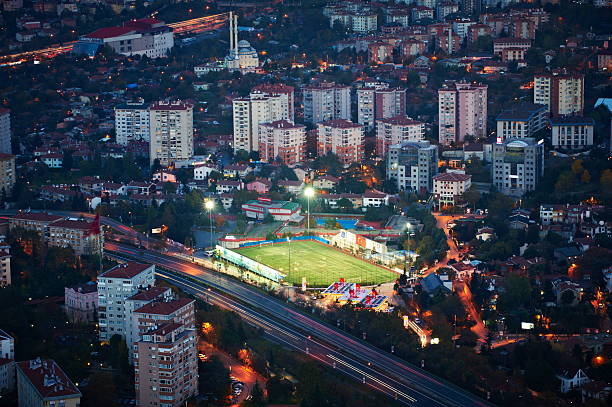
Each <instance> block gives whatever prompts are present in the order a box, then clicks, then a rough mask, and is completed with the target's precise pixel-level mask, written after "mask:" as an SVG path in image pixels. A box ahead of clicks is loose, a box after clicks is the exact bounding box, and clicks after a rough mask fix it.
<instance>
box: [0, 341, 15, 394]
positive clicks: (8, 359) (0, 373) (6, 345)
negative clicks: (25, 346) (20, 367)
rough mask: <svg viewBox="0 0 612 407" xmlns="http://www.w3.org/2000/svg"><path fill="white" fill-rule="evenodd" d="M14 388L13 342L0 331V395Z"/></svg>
mask: <svg viewBox="0 0 612 407" xmlns="http://www.w3.org/2000/svg"><path fill="white" fill-rule="evenodd" d="M14 388H15V340H14V339H13V337H12V336H11V335H9V334H8V333H6V332H4V331H3V330H1V329H0V394H4V393H7V392H10V391H11V390H13V389H14Z"/></svg>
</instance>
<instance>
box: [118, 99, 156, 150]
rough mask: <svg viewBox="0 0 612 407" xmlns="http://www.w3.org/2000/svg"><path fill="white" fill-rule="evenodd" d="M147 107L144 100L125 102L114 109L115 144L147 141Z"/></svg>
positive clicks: (148, 130)
mask: <svg viewBox="0 0 612 407" xmlns="http://www.w3.org/2000/svg"><path fill="white" fill-rule="evenodd" d="M150 131H151V129H150V126H149V105H148V104H146V103H145V102H144V100H142V99H141V100H139V101H135V102H127V103H125V104H123V105H119V106H117V107H115V136H116V139H117V144H120V145H122V146H126V145H128V143H129V142H130V141H149V132H150Z"/></svg>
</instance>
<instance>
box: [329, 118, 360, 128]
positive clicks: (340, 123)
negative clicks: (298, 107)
mask: <svg viewBox="0 0 612 407" xmlns="http://www.w3.org/2000/svg"><path fill="white" fill-rule="evenodd" d="M320 124H321V125H322V126H326V127H335V128H341V129H352V128H357V127H362V126H361V124H357V123H353V122H350V121H348V120H344V119H334V120H328V121H326V122H323V123H320Z"/></svg>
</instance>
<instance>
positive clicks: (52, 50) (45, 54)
mask: <svg viewBox="0 0 612 407" xmlns="http://www.w3.org/2000/svg"><path fill="white" fill-rule="evenodd" d="M228 19H229V13H220V14H214V15H211V16H205V17H198V18H192V19H190V20H185V21H178V22H176V23H169V24H167V25H168V26H169V27H171V28H172V29H173V31H174V33H175V34H199V33H203V32H206V31H213V30H217V29H219V28H221V27H222V26H223V25H224V24H225V23H226V22H227V21H228ZM75 43H76V41H70V42H66V43H63V44H56V45H52V46H50V47H47V48H43V49H38V50H32V51H24V52H18V53H16V54H9V55H0V61H6V62H4V63H3V62H0V66H12V65H15V64H19V63H23V62H26V61H28V60H29V59H32V58H36V57H39V58H47V59H50V58H55V57H56V56H58V55H60V54H65V53H68V52H70V51H72V47H73V46H74V44H75Z"/></svg>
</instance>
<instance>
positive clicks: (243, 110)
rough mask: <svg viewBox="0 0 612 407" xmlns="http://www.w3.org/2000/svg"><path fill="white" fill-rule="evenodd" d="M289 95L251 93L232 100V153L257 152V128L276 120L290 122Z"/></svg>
mask: <svg viewBox="0 0 612 407" xmlns="http://www.w3.org/2000/svg"><path fill="white" fill-rule="evenodd" d="M288 99H289V95H288V94H286V93H279V94H268V93H262V92H251V94H250V95H249V96H248V97H244V98H237V99H234V101H233V103H232V110H233V122H234V151H239V150H245V151H249V152H250V151H258V150H259V132H260V129H259V126H260V125H261V124H262V123H272V122H275V121H278V120H287V121H289V120H290V117H289V116H290V114H291V111H290V107H291V104H289V103H288Z"/></svg>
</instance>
